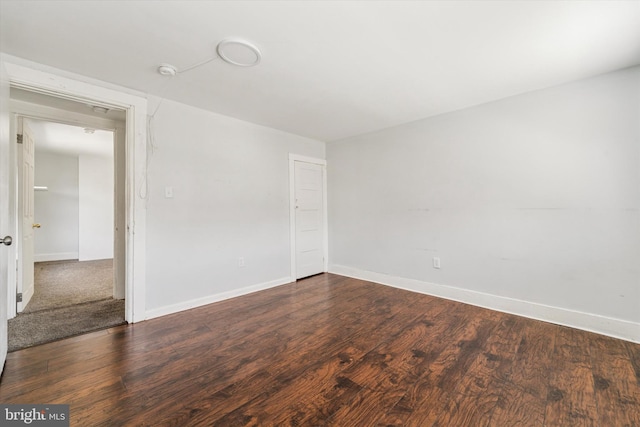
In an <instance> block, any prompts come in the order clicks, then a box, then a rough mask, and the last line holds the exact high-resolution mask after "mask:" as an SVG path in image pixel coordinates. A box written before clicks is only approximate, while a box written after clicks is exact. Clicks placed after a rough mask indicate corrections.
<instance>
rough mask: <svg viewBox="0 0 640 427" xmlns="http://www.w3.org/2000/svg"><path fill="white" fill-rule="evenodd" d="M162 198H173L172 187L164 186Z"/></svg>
mask: <svg viewBox="0 0 640 427" xmlns="http://www.w3.org/2000/svg"><path fill="white" fill-rule="evenodd" d="M164 198H165V199H172V198H173V187H164Z"/></svg>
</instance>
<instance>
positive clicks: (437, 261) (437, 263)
mask: <svg viewBox="0 0 640 427" xmlns="http://www.w3.org/2000/svg"><path fill="white" fill-rule="evenodd" d="M433 268H440V257H437V256H434V257H433Z"/></svg>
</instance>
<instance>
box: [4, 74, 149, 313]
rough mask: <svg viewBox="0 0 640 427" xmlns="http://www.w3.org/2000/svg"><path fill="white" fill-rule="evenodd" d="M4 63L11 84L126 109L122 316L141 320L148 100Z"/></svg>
mask: <svg viewBox="0 0 640 427" xmlns="http://www.w3.org/2000/svg"><path fill="white" fill-rule="evenodd" d="M4 65H5V68H6V70H7V73H8V75H9V81H10V83H11V85H12V86H14V87H20V88H24V89H27V90H32V91H36V92H42V93H47V94H50V95H53V96H58V97H63V98H67V99H73V100H77V101H83V102H89V103H92V104H99V105H102V106H106V107H111V108H121V109H124V110H125V111H126V117H127V119H126V139H127V154H126V156H127V171H126V193H127V196H126V211H127V238H126V270H127V273H126V285H125V286H126V298H125V300H126V302H125V319H126V320H127V321H128V322H138V321H141V320H144V319H145V317H146V315H145V307H146V300H145V298H146V246H145V245H146V204H145V201H144V199H142V198H141V197H140V195H139V193H138V189H140V188H142V186H143V183H144V180H145V175H146V150H147V145H146V144H147V141H146V139H147V127H146V126H147V123H146V117H147V100H146V99H145V98H142V97H140V96H136V95H131V94H128V93H125V92H121V91H119V90H114V89H109V88H106V87H102V86H98V85H96V84H92V83H87V82H83V81H81V80H80V79H76V78H70V77H62V76H61V75H59V74H58V71H48V72H44V71H38V70H35V69H32V68H28V67H25V66H22V65H17V64H14V63H10V62H4ZM54 72H55V73H56V74H54ZM60 73H62V71H60ZM77 77H78V78H81V77H82V76H77ZM105 84H106V83H105Z"/></svg>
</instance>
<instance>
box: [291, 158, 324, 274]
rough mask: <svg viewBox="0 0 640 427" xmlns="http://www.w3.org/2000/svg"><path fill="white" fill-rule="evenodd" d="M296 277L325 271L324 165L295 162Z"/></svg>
mask: <svg viewBox="0 0 640 427" xmlns="http://www.w3.org/2000/svg"><path fill="white" fill-rule="evenodd" d="M294 196H295V272H296V274H295V278H296V279H300V278H302V277H307V276H311V275H313V274H318V273H322V272H324V271H325V267H324V265H325V260H324V254H325V247H324V242H325V229H324V224H325V218H324V211H325V209H324V204H325V200H324V166H323V165H320V164H315V163H307V162H303V161H295V162H294Z"/></svg>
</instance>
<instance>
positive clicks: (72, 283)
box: [24, 259, 113, 313]
mask: <svg viewBox="0 0 640 427" xmlns="http://www.w3.org/2000/svg"><path fill="white" fill-rule="evenodd" d="M34 277H35V283H36V287H35V288H36V289H35V293H34V294H33V297H32V298H31V301H29V304H27V307H26V308H25V309H24V313H32V312H34V311H40V310H46V309H49V308H60V307H67V306H69V305H75V304H80V303H83V302H90V301H99V300H103V299H108V298H111V296H112V295H113V260H111V259H101V260H98V261H51V262H37V263H35V266H34Z"/></svg>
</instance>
